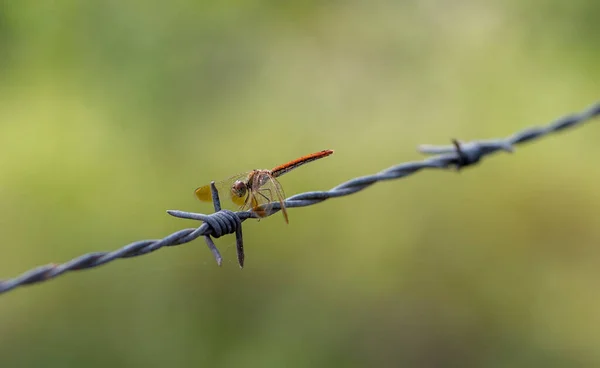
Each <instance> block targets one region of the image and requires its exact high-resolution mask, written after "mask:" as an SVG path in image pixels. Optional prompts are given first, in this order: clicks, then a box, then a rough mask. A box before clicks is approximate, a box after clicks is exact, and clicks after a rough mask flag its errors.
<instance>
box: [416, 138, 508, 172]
mask: <svg viewBox="0 0 600 368" xmlns="http://www.w3.org/2000/svg"><path fill="white" fill-rule="evenodd" d="M419 151H420V152H421V153H426V154H434V155H443V156H438V157H437V159H436V163H437V164H439V166H440V167H449V166H454V167H456V170H460V169H462V168H463V167H466V166H471V165H475V164H476V163H478V162H479V161H480V160H481V159H482V158H483V157H484V156H486V155H489V154H490V153H493V152H495V151H506V152H511V153H512V152H513V147H512V144H511V143H510V142H509V141H506V140H490V141H473V142H467V143H462V142H460V141H458V140H457V139H452V145H451V146H433V145H421V146H419ZM444 154H445V155H444Z"/></svg>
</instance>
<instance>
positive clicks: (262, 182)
mask: <svg viewBox="0 0 600 368" xmlns="http://www.w3.org/2000/svg"><path fill="white" fill-rule="evenodd" d="M260 175H261V176H259V175H256V176H255V177H254V178H253V183H252V191H251V196H252V197H251V199H250V201H248V204H247V205H246V207H248V209H252V211H253V212H254V213H256V214H257V215H258V216H259V217H265V216H267V215H268V214H269V213H270V212H271V208H272V207H273V203H280V205H281V209H282V212H283V215H284V218H285V220H286V222H287V212H286V210H285V206H284V205H283V199H284V198H285V197H284V196H285V195H284V193H283V188H281V184H279V182H278V181H277V179H275V178H274V177H273V176H271V175H269V174H266V173H262V174H260Z"/></svg>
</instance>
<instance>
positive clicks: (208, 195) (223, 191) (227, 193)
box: [194, 172, 249, 207]
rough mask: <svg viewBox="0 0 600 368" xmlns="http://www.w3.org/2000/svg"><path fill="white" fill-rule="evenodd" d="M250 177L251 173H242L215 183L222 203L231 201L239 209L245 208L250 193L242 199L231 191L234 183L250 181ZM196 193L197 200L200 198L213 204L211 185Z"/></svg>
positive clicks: (199, 189)
mask: <svg viewBox="0 0 600 368" xmlns="http://www.w3.org/2000/svg"><path fill="white" fill-rule="evenodd" d="M248 175H249V173H247V172H246V173H240V174H236V175H234V176H231V177H229V178H227V179H225V180H221V181H219V182H215V187H217V191H218V192H219V198H220V199H221V202H224V201H229V202H231V203H233V204H234V205H235V206H237V207H242V206H245V205H246V198H247V197H248V193H246V195H244V196H242V197H238V196H236V195H235V194H234V193H233V192H232V191H231V187H232V185H233V183H235V182H236V181H237V180H241V181H246V180H247V179H248ZM194 193H195V194H196V198H198V199H199V200H201V201H202V202H212V192H211V190H210V184H209V185H205V186H202V187H200V188H197V189H196V190H195V192H194Z"/></svg>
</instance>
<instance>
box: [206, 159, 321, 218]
mask: <svg viewBox="0 0 600 368" xmlns="http://www.w3.org/2000/svg"><path fill="white" fill-rule="evenodd" d="M331 154H333V150H323V151H319V152H315V153H311V154H310V155H306V156H302V157H300V158H297V159H295V160H292V161H290V162H287V163H285V164H283V165H279V166H276V167H274V168H273V169H271V170H266V169H254V170H251V171H248V172H245V173H240V174H237V175H234V176H232V177H230V178H227V179H225V180H222V181H220V182H217V183H215V186H216V188H217V191H218V192H219V196H222V195H223V194H225V195H226V196H227V197H228V198H229V199H230V200H231V202H233V204H234V205H236V206H238V208H239V210H240V211H245V210H252V212H254V213H255V214H256V215H257V216H258V217H259V219H260V218H261V217H266V216H268V215H269V214H270V213H271V208H272V207H273V204H274V203H279V205H280V208H281V212H282V213H283V218H284V219H285V222H286V223H289V220H288V214H287V210H286V208H285V203H284V200H285V194H284V192H283V188H282V187H281V184H280V183H279V181H278V180H277V178H278V177H280V176H281V175H283V174H285V173H288V172H290V171H292V170H294V169H295V168H297V167H300V166H302V165H304V164H307V163H309V162H312V161H315V160H319V159H321V158H324V157H327V156H329V155H331ZM195 194H196V197H197V198H198V199H199V200H201V201H203V202H211V201H212V192H211V190H210V185H205V186H202V187H200V188H197V189H196V191H195Z"/></svg>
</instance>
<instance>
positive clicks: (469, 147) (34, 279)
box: [0, 102, 600, 294]
mask: <svg viewBox="0 0 600 368" xmlns="http://www.w3.org/2000/svg"><path fill="white" fill-rule="evenodd" d="M599 115H600V102H598V103H596V104H594V105H592V106H590V107H588V108H587V109H585V110H583V111H582V112H580V113H575V114H571V115H567V116H564V117H562V118H559V119H557V120H555V121H553V122H551V123H549V124H548V125H546V126H543V127H533V128H529V129H525V130H522V131H520V132H518V133H515V134H513V135H512V136H509V137H507V138H504V139H492V140H480V141H472V142H467V143H461V142H458V141H456V140H454V141H453V142H452V145H445V146H434V145H421V146H419V151H420V152H421V153H424V154H429V155H434V156H431V157H429V158H426V159H424V160H421V161H413V162H406V163H403V164H400V165H396V166H393V167H390V168H388V169H385V170H383V171H380V172H378V173H376V174H373V175H367V176H362V177H358V178H354V179H351V180H348V181H346V182H345V183H342V184H340V185H338V186H336V187H333V188H332V189H330V190H328V191H312V192H305V193H301V194H296V195H293V196H291V197H289V198H287V199H286V200H285V201H284V205H285V206H286V207H288V208H292V207H305V206H310V205H313V204H317V203H320V202H322V201H324V200H327V199H329V198H336V197H342V196H346V195H350V194H353V193H356V192H358V191H361V190H363V189H366V188H368V187H369V186H371V185H373V184H375V183H376V182H380V181H385V180H391V179H399V178H403V177H406V176H409V175H412V174H414V173H416V172H418V171H421V170H423V169H449V168H453V167H454V168H456V169H457V170H459V169H461V168H463V167H466V166H471V165H474V164H477V163H479V162H480V160H481V159H482V158H483V157H485V156H487V155H490V154H492V153H495V152H498V151H506V152H513V149H514V146H515V145H517V144H522V143H527V142H530V141H532V140H535V139H538V138H541V137H543V136H546V135H548V134H550V133H556V132H560V131H563V130H565V129H567V128H573V127H576V126H579V125H582V124H583V123H585V122H587V121H589V120H591V119H592V118H594V117H597V116H599ZM212 190H213V201H214V207H215V212H214V213H212V214H208V215H205V214H199V213H192V212H186V211H178V210H169V211H167V213H169V214H170V215H172V216H175V217H179V218H185V219H191V220H198V221H202V222H203V223H202V224H201V225H200V226H199V227H197V228H188V229H183V230H179V231H176V232H174V233H172V234H170V235H167V236H166V237H164V238H163V239H152V240H140V241H136V242H133V243H130V244H127V245H125V246H124V247H122V248H120V249H117V250H115V251H112V252H94V253H88V254H85V255H82V256H79V257H77V258H74V259H72V260H71V261H68V262H66V263H63V264H48V265H44V266H40V267H37V268H34V269H32V270H30V271H27V272H25V273H23V274H21V275H19V276H17V277H15V278H12V279H7V280H2V281H0V294H2V293H6V292H8V291H10V290H13V289H15V288H17V287H19V286H25V285H30V284H34V283H39V282H42V281H47V280H50V279H54V278H56V277H58V276H60V275H62V274H64V273H66V272H69V271H78V270H84V269H89V268H95V267H98V266H101V265H104V264H106V263H109V262H112V261H114V260H117V259H120V258H130V257H137V256H141V255H145V254H148V253H151V252H154V251H156V250H158V249H160V248H162V247H170V246H176V245H180V244H185V243H189V242H191V241H193V240H195V239H197V238H198V237H200V236H204V237H205V240H206V243H207V245H208V247H209V249H210V250H211V252H212V253H213V256H214V257H215V259H216V261H217V264H219V265H221V260H222V258H221V255H220V254H219V251H218V249H217V248H216V246H215V244H214V242H213V241H212V239H211V236H212V237H214V238H219V237H221V236H223V235H226V234H234V233H235V234H236V241H237V248H238V249H237V250H238V262H239V264H240V267H243V264H244V253H243V240H242V231H241V229H242V225H241V224H242V222H244V221H245V220H247V219H249V218H256V217H257V216H256V215H255V214H254V213H253V212H252V211H240V212H232V211H229V210H224V209H221V207H220V203H219V198H218V194H217V191H216V189H215V188H214V185H212ZM279 210H281V206H280V204H279V203H272V204H269V211H268V213H267V216H270V215H272V214H274V213H276V212H278V211H279Z"/></svg>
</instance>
